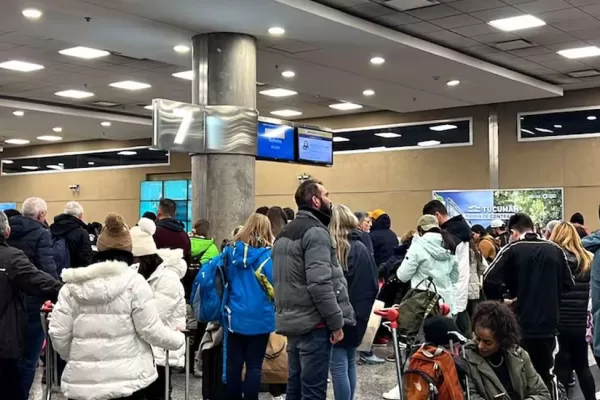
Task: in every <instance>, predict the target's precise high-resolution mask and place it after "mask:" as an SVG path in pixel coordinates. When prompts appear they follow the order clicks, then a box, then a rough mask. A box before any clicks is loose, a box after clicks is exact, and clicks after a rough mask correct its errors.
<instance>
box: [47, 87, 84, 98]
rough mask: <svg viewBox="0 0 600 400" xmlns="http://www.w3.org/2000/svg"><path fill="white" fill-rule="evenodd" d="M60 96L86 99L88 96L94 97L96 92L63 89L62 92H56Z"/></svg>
mask: <svg viewBox="0 0 600 400" xmlns="http://www.w3.org/2000/svg"><path fill="white" fill-rule="evenodd" d="M54 94H55V95H57V96H60V97H70V98H72V99H85V98H87V97H92V96H93V95H94V93H90V92H84V91H83V90H73V89H71V90H63V91H61V92H56V93H54Z"/></svg>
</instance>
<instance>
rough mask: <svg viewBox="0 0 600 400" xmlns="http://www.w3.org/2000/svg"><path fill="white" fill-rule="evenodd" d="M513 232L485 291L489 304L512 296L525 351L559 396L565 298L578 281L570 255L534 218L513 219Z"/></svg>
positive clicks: (489, 274) (486, 281) (486, 280)
mask: <svg viewBox="0 0 600 400" xmlns="http://www.w3.org/2000/svg"><path fill="white" fill-rule="evenodd" d="M508 229H509V232H510V233H511V242H510V243H509V244H508V245H507V246H506V247H504V248H503V249H502V250H501V251H500V253H498V255H497V256H496V259H495V260H494V262H493V263H492V264H491V265H490V267H489V268H488V270H487V272H486V273H485V275H484V286H483V288H484V292H485V295H486V297H487V299H488V300H501V299H502V298H505V297H506V298H507V299H509V300H507V301H510V302H511V303H512V306H513V309H514V310H515V313H516V314H517V317H518V319H519V324H520V325H521V331H522V335H523V339H522V343H521V346H522V347H523V348H524V349H525V350H527V352H528V353H529V355H530V357H531V362H532V363H533V366H534V367H535V369H536V371H537V372H538V374H540V376H541V377H542V379H543V380H544V382H545V383H546V386H548V389H549V390H550V391H551V393H553V392H554V391H555V388H554V387H553V386H552V369H553V367H554V356H555V350H556V333H557V331H558V317H559V307H560V299H561V296H562V293H563V292H564V291H568V290H570V289H571V288H573V286H574V285H575V281H574V280H573V276H572V274H571V270H570V269H569V266H568V263H567V258H566V256H565V253H564V251H563V250H562V249H561V248H560V247H559V246H558V245H557V244H555V243H553V242H550V241H547V240H543V239H541V238H540V237H539V236H538V235H537V234H535V233H534V231H533V221H532V220H531V218H530V217H529V216H528V215H525V214H520V213H519V214H515V215H513V216H512V217H511V218H510V221H509V224H508Z"/></svg>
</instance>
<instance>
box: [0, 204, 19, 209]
mask: <svg viewBox="0 0 600 400" xmlns="http://www.w3.org/2000/svg"><path fill="white" fill-rule="evenodd" d="M16 209H17V203H0V211H4V210H16Z"/></svg>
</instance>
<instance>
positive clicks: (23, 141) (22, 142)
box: [4, 139, 30, 145]
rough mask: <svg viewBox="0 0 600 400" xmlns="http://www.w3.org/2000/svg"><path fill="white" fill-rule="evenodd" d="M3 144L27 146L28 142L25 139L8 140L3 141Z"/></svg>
mask: <svg viewBox="0 0 600 400" xmlns="http://www.w3.org/2000/svg"><path fill="white" fill-rule="evenodd" d="M4 143H8V144H16V145H23V144H29V143H30V142H29V140H27V139H8V140H5V141H4Z"/></svg>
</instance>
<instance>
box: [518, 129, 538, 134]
mask: <svg viewBox="0 0 600 400" xmlns="http://www.w3.org/2000/svg"><path fill="white" fill-rule="evenodd" d="M521 132H525V133H529V134H530V135H535V132H532V131H530V130H529V129H521Z"/></svg>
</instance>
